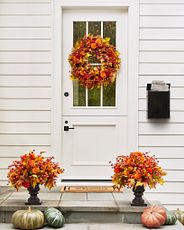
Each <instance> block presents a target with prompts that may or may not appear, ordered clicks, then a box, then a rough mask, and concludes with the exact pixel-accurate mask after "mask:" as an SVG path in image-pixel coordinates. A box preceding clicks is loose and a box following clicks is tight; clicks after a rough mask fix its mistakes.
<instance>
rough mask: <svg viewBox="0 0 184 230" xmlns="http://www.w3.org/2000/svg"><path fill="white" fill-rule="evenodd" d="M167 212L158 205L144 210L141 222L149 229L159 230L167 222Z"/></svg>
mask: <svg viewBox="0 0 184 230" xmlns="http://www.w3.org/2000/svg"><path fill="white" fill-rule="evenodd" d="M166 218H167V214H166V210H165V209H164V208H162V207H161V206H158V205H152V206H150V207H147V208H145V209H144V211H143V213H142V215H141V222H142V224H143V225H144V226H146V227H148V228H159V227H160V226H161V225H163V224H164V223H165V221H166Z"/></svg>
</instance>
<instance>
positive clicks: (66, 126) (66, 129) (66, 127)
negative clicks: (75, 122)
mask: <svg viewBox="0 0 184 230" xmlns="http://www.w3.org/2000/svg"><path fill="white" fill-rule="evenodd" d="M70 129H74V128H73V127H69V126H68V125H65V126H64V131H69V130H70Z"/></svg>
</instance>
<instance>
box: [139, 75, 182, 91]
mask: <svg viewBox="0 0 184 230" xmlns="http://www.w3.org/2000/svg"><path fill="white" fill-rule="evenodd" d="M152 80H162V81H165V82H166V83H171V89H172V88H173V87H184V78H183V77H182V76H167V75H164V76H140V77H139V86H140V87H146V85H147V83H151V82H152Z"/></svg>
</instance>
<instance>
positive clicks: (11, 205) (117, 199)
mask: <svg viewBox="0 0 184 230" xmlns="http://www.w3.org/2000/svg"><path fill="white" fill-rule="evenodd" d="M28 198H29V194H28V191H27V190H25V189H22V190H20V191H18V192H17V191H15V190H12V189H9V188H0V223H10V222H11V216H12V214H13V213H14V212H15V211H16V210H20V209H27V208H28V206H27V205H25V202H26V201H27V199H28ZM39 198H40V199H41V201H42V204H41V205H34V206H32V208H36V209H39V210H41V211H44V210H45V209H46V208H48V207H55V208H58V209H59V210H61V212H62V213H63V214H64V216H65V218H66V223H70V224H71V223H76V224H77V223H80V224H81V223H84V224H88V223H99V224H105V223H109V224H112V223H119V224H122V223H127V224H140V222H141V221H140V217H141V214H142V212H143V209H144V207H134V206H131V205H130V203H131V201H132V199H133V193H132V191H130V190H127V191H124V192H121V193H118V192H113V193H69V192H67V193H62V192H61V191H60V188H55V189H52V190H50V191H49V190H46V189H44V188H41V190H40V193H39ZM149 204H159V205H161V204H160V203H159V202H157V201H149ZM0 229H1V228H0Z"/></svg>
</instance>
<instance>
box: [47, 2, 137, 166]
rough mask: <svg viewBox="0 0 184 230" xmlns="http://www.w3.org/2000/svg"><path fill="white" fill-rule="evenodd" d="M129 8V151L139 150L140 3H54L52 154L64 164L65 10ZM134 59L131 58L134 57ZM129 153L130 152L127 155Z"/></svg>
mask: <svg viewBox="0 0 184 230" xmlns="http://www.w3.org/2000/svg"><path fill="white" fill-rule="evenodd" d="M97 7H98V9H100V8H101V9H104V10H105V9H118V10H120V9H126V10H127V12H128V39H127V40H128V47H127V50H128V54H127V57H128V60H127V65H128V71H127V76H128V79H127V80H128V84H127V86H128V89H127V97H128V100H127V119H128V120H127V130H128V131H127V133H128V134H127V135H128V136H127V141H128V143H127V151H128V152H130V151H136V150H138V60H139V59H138V57H139V0H121V1H120V0H113V1H111V2H107V0H93V1H89V0H77V1H76V0H53V4H52V13H53V18H52V20H53V23H52V24H53V28H52V63H53V65H52V66H53V70H52V76H51V78H52V81H51V82H52V108H51V109H52V115H51V135H52V139H51V151H52V154H53V155H54V157H55V159H56V160H57V161H59V162H61V165H62V129H63V127H62V121H61V120H62V119H61V118H62V105H61V99H62V96H63V92H62V36H63V35H62V13H63V10H65V9H95V8H97ZM130 57H131V58H130ZM125 154H126V153H125Z"/></svg>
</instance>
